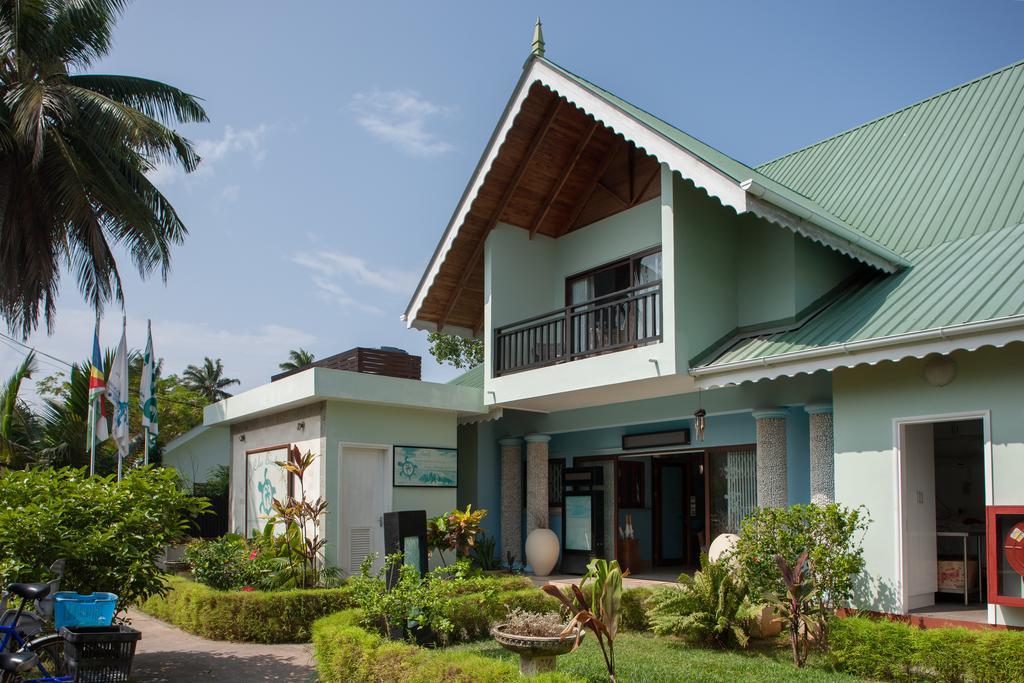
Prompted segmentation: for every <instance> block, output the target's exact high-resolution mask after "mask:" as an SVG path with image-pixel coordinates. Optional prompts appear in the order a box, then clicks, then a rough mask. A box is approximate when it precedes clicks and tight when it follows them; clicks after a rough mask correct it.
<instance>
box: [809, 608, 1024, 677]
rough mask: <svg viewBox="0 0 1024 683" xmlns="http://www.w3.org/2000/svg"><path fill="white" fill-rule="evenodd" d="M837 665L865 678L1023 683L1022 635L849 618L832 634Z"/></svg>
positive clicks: (832, 629) (833, 651)
mask: <svg viewBox="0 0 1024 683" xmlns="http://www.w3.org/2000/svg"><path fill="white" fill-rule="evenodd" d="M829 647H830V657H831V659H832V663H833V665H834V666H835V667H836V669H839V670H840V671H845V672H847V673H851V674H854V675H858V676H863V677H866V678H874V679H881V680H889V681H905V680H913V679H914V678H915V677H920V676H921V675H924V676H927V677H928V678H929V679H930V680H938V681H948V682H950V683H953V682H959V681H968V682H971V683H983V682H984V683H988V682H990V681H1024V658H1022V654H1021V653H1024V632H1022V631H969V630H967V629H965V628H934V629H920V628H916V627H914V626H910V625H908V624H904V623H901V622H897V621H890V620H887V619H869V618H865V617H849V618H846V619H838V620H836V621H835V622H834V623H833V625H832V627H831V629H830V632H829Z"/></svg>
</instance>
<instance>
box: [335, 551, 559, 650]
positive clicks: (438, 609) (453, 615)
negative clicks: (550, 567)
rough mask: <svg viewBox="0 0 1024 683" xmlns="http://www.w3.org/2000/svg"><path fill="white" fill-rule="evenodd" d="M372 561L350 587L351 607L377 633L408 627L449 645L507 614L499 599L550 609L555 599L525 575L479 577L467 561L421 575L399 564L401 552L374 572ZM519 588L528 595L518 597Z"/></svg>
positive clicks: (352, 580) (391, 556)
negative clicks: (390, 578) (393, 576)
mask: <svg viewBox="0 0 1024 683" xmlns="http://www.w3.org/2000/svg"><path fill="white" fill-rule="evenodd" d="M373 561H374V558H373V557H368V558H367V559H366V560H365V561H364V562H363V565H362V566H361V567H360V572H359V575H357V576H354V577H352V578H351V579H350V580H349V584H348V585H349V587H350V588H351V590H352V596H353V601H354V605H355V606H356V607H359V608H360V610H361V613H362V618H363V623H362V626H363V627H364V628H367V629H370V630H372V631H375V632H379V633H383V634H390V633H396V632H398V631H402V630H404V628H405V627H406V626H407V625H412V626H414V627H415V630H416V631H417V632H416V633H415V634H413V633H409V634H408V635H410V636H412V635H416V636H417V637H418V638H427V639H430V640H432V641H434V642H438V643H442V644H447V643H451V642H459V641H464V640H471V639H473V638H476V637H478V636H479V635H480V634H481V633H486V632H487V630H488V628H489V626H490V624H491V623H492V622H494V621H496V620H498V619H500V618H501V616H503V615H504V614H505V609H504V607H503V604H504V603H503V602H502V600H505V601H515V603H516V605H514V606H523V607H524V608H530V607H533V606H535V605H540V606H545V605H546V606H548V611H550V610H551V609H554V607H553V605H554V604H555V602H554V601H553V600H551V601H549V600H548V599H547V598H546V597H545V596H543V594H542V593H541V592H540V591H539V590H537V589H536V588H533V584H532V583H531V582H530V580H529V579H527V578H526V577H521V576H520V577H517V576H499V577H489V576H484V575H480V574H479V573H478V570H476V569H474V568H473V567H472V566H471V564H470V563H469V561H468V560H459V561H458V562H456V563H455V564H453V565H451V566H448V567H438V568H436V569H434V570H432V571H430V572H427V574H426V575H424V576H423V577H422V578H421V577H420V576H419V575H418V574H417V572H416V570H415V569H414V568H413V567H411V566H409V565H402V564H401V562H402V558H401V555H400V554H395V555H389V556H388V557H387V559H386V560H385V562H384V566H383V567H381V569H380V570H379V571H378V572H377V573H376V574H371V573H370V570H371V567H372V565H373ZM389 571H397V572H398V579H397V581H395V582H394V583H393V585H392V587H391V589H390V590H388V589H386V587H385V581H384V577H385V575H387V574H388V572H389ZM526 586H529V588H526ZM506 589H512V590H506ZM520 591H522V592H523V593H526V594H527V595H528V596H529V597H526V596H524V595H519V594H518V593H519V592H520ZM534 611H538V610H534Z"/></svg>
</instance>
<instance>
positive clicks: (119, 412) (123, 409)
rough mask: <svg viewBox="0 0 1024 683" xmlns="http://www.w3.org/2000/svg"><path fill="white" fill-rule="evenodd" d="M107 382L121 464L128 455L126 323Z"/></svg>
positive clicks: (115, 439)
mask: <svg viewBox="0 0 1024 683" xmlns="http://www.w3.org/2000/svg"><path fill="white" fill-rule="evenodd" d="M107 380H108V381H107V398H108V399H109V400H110V403H111V404H112V405H113V407H114V424H113V430H112V432H113V434H112V435H113V437H114V441H115V442H116V443H117V456H118V462H120V460H121V459H123V458H125V457H126V456H127V455H128V340H127V339H126V338H125V328H124V323H122V325H121V341H120V342H118V344H117V351H116V352H115V353H114V362H113V363H112V364H111V366H110V377H108V378H107Z"/></svg>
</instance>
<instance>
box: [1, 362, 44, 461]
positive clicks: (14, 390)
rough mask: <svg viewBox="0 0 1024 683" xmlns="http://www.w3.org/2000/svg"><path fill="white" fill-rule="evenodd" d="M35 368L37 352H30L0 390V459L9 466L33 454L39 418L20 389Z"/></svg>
mask: <svg viewBox="0 0 1024 683" xmlns="http://www.w3.org/2000/svg"><path fill="white" fill-rule="evenodd" d="M35 370H36V354H35V352H34V351H30V352H29V353H28V355H26V356H25V360H24V361H22V363H21V365H19V366H18V369H17V370H15V371H14V374H13V375H11V376H10V377H9V378H8V379H7V381H6V382H4V385H3V388H2V389H0V462H3V463H4V464H5V465H7V466H8V467H12V466H17V465H20V464H21V463H22V462H24V461H26V460H28V459H29V457H30V456H31V453H32V443H33V441H34V440H35V438H36V434H37V431H38V421H37V420H36V417H35V415H33V414H32V410H31V409H30V408H29V406H28V405H27V404H26V403H25V402H24V401H23V400H22V399H21V398H20V397H19V396H18V392H20V391H21V385H22V383H23V382H24V381H25V380H26V379H31V378H32V373H33V372H35Z"/></svg>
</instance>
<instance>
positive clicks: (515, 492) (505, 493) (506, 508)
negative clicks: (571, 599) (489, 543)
mask: <svg viewBox="0 0 1024 683" xmlns="http://www.w3.org/2000/svg"><path fill="white" fill-rule="evenodd" d="M498 443H499V444H500V445H501V559H502V561H503V562H504V560H505V555H506V553H509V552H511V553H512V555H513V556H514V557H515V559H516V560H517V561H519V562H522V561H523V440H522V439H520V438H510V439H502V440H501V441H499V442H498Z"/></svg>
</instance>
